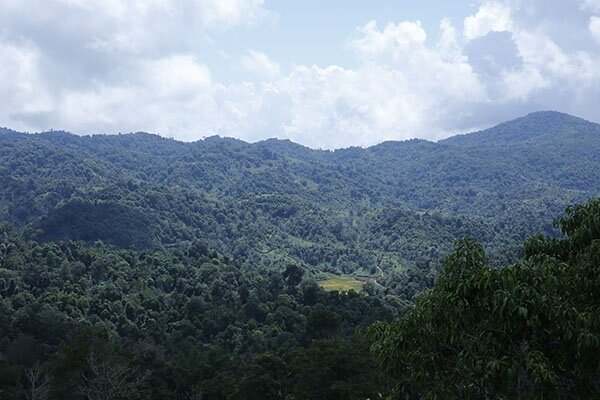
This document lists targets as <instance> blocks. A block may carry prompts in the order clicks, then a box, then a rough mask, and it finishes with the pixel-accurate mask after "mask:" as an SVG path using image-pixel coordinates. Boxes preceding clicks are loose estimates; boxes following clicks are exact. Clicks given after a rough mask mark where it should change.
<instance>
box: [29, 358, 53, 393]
mask: <svg viewBox="0 0 600 400" xmlns="http://www.w3.org/2000/svg"><path fill="white" fill-rule="evenodd" d="M25 381H26V385H25V388H24V390H23V391H24V394H25V398H26V399H27V400H46V399H48V394H49V392H50V381H49V380H48V375H47V374H46V371H44V369H43V368H42V366H41V365H40V363H36V364H35V365H34V366H32V367H31V368H27V369H26V370H25Z"/></svg>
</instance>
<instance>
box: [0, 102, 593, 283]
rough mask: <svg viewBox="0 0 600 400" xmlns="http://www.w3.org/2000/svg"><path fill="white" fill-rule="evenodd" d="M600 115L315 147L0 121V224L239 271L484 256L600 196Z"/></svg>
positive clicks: (555, 116)
mask: <svg viewBox="0 0 600 400" xmlns="http://www.w3.org/2000/svg"><path fill="white" fill-rule="evenodd" d="M598 171H600V125H598V124H595V123H592V122H588V121H585V120H583V119H580V118H577V117H573V116H570V115H566V114H561V113H557V112H537V113H533V114H529V115H527V116H525V117H522V118H519V119H516V120H513V121H509V122H505V123H502V124H500V125H498V126H495V127H493V128H490V129H487V130H483V131H479V132H474V133H469V134H465V135H458V136H454V137H451V138H449V139H445V140H442V141H439V142H430V141H426V140H409V141H401V142H394V141H390V142H384V143H381V144H379V145H376V146H372V147H368V148H355V147H354V148H347V149H340V150H335V151H324V150H314V149H310V148H307V147H304V146H301V145H299V144H296V143H292V142H290V141H287V140H277V139H269V140H265V141H261V142H257V143H246V142H243V141H241V140H236V139H230V138H220V137H209V138H206V139H204V140H200V141H197V142H193V143H183V142H178V141H175V140H172V139H165V138H162V137H160V136H156V135H151V134H147V133H133V134H122V135H94V136H78V135H74V134H70V133H67V132H63V131H52V132H44V133H39V134H27V133H20V132H16V131H12V130H9V129H1V130H0V221H4V222H6V223H8V224H10V225H13V226H15V227H17V228H19V229H20V230H21V231H22V232H23V234H24V235H25V236H26V237H29V238H31V239H36V240H39V241H62V240H81V241H86V242H95V241H102V242H104V243H106V244H109V245H113V246H116V247H131V248H137V249H142V250H143V249H150V248H160V247H168V248H178V247H181V246H189V245H190V244H191V243H201V244H202V246H206V247H207V248H213V249H215V250H218V251H219V252H220V253H222V254H226V255H228V256H230V257H233V258H235V259H237V260H240V262H242V263H243V264H244V265H247V266H256V265H261V266H267V267H275V268H282V267H283V266H285V265H288V264H299V265H302V266H303V267H305V268H307V269H308V270H311V271H314V272H316V273H319V272H333V273H354V274H360V275H371V274H376V273H378V271H377V268H380V269H381V270H383V271H392V270H396V269H404V268H410V267H414V266H419V265H421V266H423V265H425V266H427V265H429V264H431V263H432V262H433V263H434V264H435V263H436V260H440V259H441V258H442V257H444V255H445V254H447V253H448V252H449V251H450V249H451V248H452V245H453V243H454V241H455V240H457V239H460V238H463V237H473V238H476V239H478V240H479V241H481V242H482V243H483V244H484V245H485V246H486V247H487V250H488V254H489V255H490V257H491V258H492V261H493V262H494V263H498V264H501V263H505V262H507V261H508V262H509V261H511V260H512V257H514V256H515V254H518V251H516V252H515V250H517V249H519V248H520V243H521V242H522V241H523V239H525V238H527V237H528V236H530V235H534V234H538V233H540V234H541V233H543V234H548V235H555V234H557V233H556V231H555V228H554V227H553V220H554V218H556V217H557V216H558V215H560V214H561V213H562V212H563V211H564V209H565V208H566V207H567V206H569V205H571V204H574V203H577V202H581V201H584V200H586V199H588V198H591V197H593V196H597V195H598V194H600V174H599V173H598Z"/></svg>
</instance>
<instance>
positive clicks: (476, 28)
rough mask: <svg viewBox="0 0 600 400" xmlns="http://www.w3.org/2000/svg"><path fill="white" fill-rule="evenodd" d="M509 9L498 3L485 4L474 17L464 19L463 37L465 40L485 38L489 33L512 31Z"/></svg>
mask: <svg viewBox="0 0 600 400" xmlns="http://www.w3.org/2000/svg"><path fill="white" fill-rule="evenodd" d="M512 25H513V23H512V17H511V8H510V7H509V6H507V5H506V4H503V3H500V2H495V1H492V2H485V3H484V4H483V5H482V6H481V7H480V8H479V10H478V11H477V13H476V14H475V15H472V16H469V17H467V18H465V27H464V35H465V38H466V39H467V40H473V39H476V38H478V37H481V36H485V35H487V34H488V33H490V32H503V31H510V30H511V29H512Z"/></svg>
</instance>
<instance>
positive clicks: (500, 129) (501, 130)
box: [0, 111, 600, 152]
mask: <svg viewBox="0 0 600 400" xmlns="http://www.w3.org/2000/svg"><path fill="white" fill-rule="evenodd" d="M544 124H550V125H554V128H555V129H556V125H558V126H562V127H564V126H569V127H573V126H577V127H578V128H579V129H580V128H582V127H586V128H589V127H594V128H595V129H597V130H598V131H600V124H598V123H596V122H592V121H588V120H586V119H583V118H580V117H577V116H574V115H571V114H567V113H563V112H559V111H536V112H532V113H529V114H527V115H525V116H522V117H518V118H515V119H512V120H509V121H505V122H501V123H498V124H496V125H494V126H492V127H490V128H487V129H483V130H478V131H472V132H467V133H458V134H455V135H452V136H450V137H448V138H445V139H441V140H438V141H433V140H428V139H422V138H412V139H406V140H386V141H383V142H380V143H377V144H373V145H370V146H366V147H362V146H349V147H343V148H336V149H315V148H311V147H308V146H305V145H303V144H301V143H297V142H294V141H292V140H290V139H280V138H277V137H271V138H267V139H261V140H258V141H255V142H247V141H245V140H242V139H237V138H233V137H227V136H219V135H212V136H208V137H205V138H203V139H198V140H194V141H190V142H187V141H180V140H177V139H174V138H170V137H165V136H161V135H160V134H157V133H149V132H143V131H137V132H130V133H118V134H102V133H95V134H77V133H72V132H69V131H65V130H50V131H40V132H31V133H29V132H20V131H16V130H13V129H10V128H8V127H0V134H6V133H10V134H18V135H33V136H36V135H40V136H48V137H58V136H62V137H71V138H90V139H97V138H100V137H106V138H111V139H112V138H128V137H145V138H147V139H148V140H154V139H156V140H164V141H169V142H175V143H180V144H196V145H202V144H210V143H215V142H222V141H235V142H238V143H241V144H245V145H250V146H253V145H255V146H265V147H278V148H282V147H290V146H293V147H296V148H303V149H305V150H311V151H315V152H336V151H344V150H353V149H365V150H368V149H373V148H377V147H379V146H384V147H388V146H395V145H399V144H412V143H422V142H429V143H438V144H452V145H458V144H468V143H469V142H471V141H474V139H476V138H477V139H479V138H481V137H483V136H488V137H489V136H493V135H496V134H500V135H505V136H506V134H507V132H513V133H514V131H515V130H529V131H528V133H529V134H528V135H526V136H525V137H519V136H518V135H512V136H511V137H509V139H513V140H517V141H523V140H527V139H531V138H533V137H539V136H543V135H545V134H548V133H550V134H552V133H556V131H550V132H540V131H536V132H531V130H530V128H531V127H536V126H538V127H539V126H540V125H542V126H543V125H544ZM532 133H533V135H532ZM488 140H489V139H488ZM496 144H500V143H496Z"/></svg>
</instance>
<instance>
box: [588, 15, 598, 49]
mask: <svg viewBox="0 0 600 400" xmlns="http://www.w3.org/2000/svg"><path fill="white" fill-rule="evenodd" d="M589 28H590V33H591V34H592V36H593V37H594V40H596V41H597V42H598V43H600V17H597V16H592V17H590V25H589Z"/></svg>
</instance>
